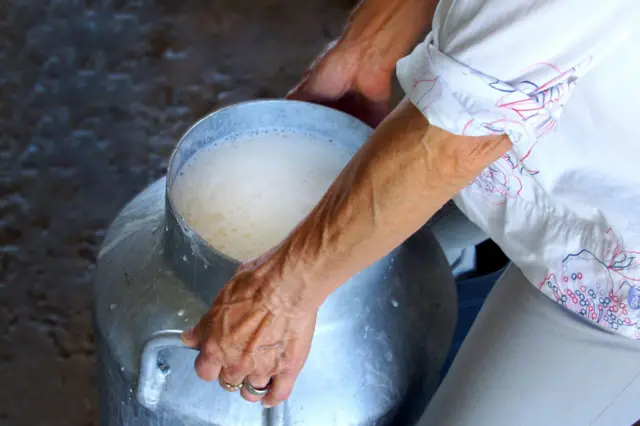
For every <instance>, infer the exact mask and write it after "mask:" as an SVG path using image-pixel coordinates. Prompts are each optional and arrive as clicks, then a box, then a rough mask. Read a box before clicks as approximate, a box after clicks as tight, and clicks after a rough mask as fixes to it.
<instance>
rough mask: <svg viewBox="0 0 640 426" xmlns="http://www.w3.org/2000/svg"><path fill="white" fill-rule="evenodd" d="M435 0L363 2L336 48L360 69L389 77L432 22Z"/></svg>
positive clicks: (368, 0)
mask: <svg viewBox="0 0 640 426" xmlns="http://www.w3.org/2000/svg"><path fill="white" fill-rule="evenodd" d="M437 2H438V0H364V1H362V2H360V4H359V5H358V6H357V7H356V8H355V9H354V11H353V12H352V14H351V16H350V17H349V19H348V20H347V24H346V26H345V29H344V32H343V35H342V37H341V38H340V40H339V41H338V44H337V46H338V47H339V48H340V49H342V50H343V51H345V52H349V54H350V55H357V56H359V59H360V61H361V65H362V67H363V68H367V69H368V71H371V70H372V69H373V70H374V71H375V70H378V71H380V72H384V73H388V74H391V73H393V70H394V69H395V65H396V62H397V61H398V60H399V59H401V58H402V57H403V56H405V55H406V54H407V52H408V51H409V50H410V49H411V48H412V47H413V46H414V44H415V43H416V41H417V40H418V38H419V37H420V35H421V34H423V33H424V32H426V30H427V29H428V28H429V26H430V24H431V21H432V20H433V14H434V12H435V7H436V5H437Z"/></svg>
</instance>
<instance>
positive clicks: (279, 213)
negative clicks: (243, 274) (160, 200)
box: [171, 131, 352, 261]
mask: <svg viewBox="0 0 640 426" xmlns="http://www.w3.org/2000/svg"><path fill="white" fill-rule="evenodd" d="M351 155H352V152H350V151H349V150H347V149H345V148H342V147H340V146H339V145H337V144H334V143H332V142H331V141H328V140H323V139H319V138H318V137H316V136H312V135H308V134H303V133H298V132H293V131H269V132H264V131H260V132H251V133H247V134H244V135H239V136H236V137H235V138H234V139H233V140H227V141H224V142H223V143H219V144H214V145H212V146H209V147H206V148H204V149H202V150H201V151H199V152H197V153H196V154H195V155H194V156H193V157H192V158H191V159H189V161H188V162H187V163H186V164H185V165H184V166H183V167H182V169H181V170H180V173H178V176H177V177H176V179H175V181H174V184H173V188H172V190H171V195H172V197H173V201H174V205H175V207H176V209H177V211H178V212H179V213H180V214H181V215H182V216H183V217H184V218H185V219H186V221H187V223H188V224H189V225H190V226H191V228H192V229H194V230H195V231H196V232H197V233H198V234H199V235H200V236H201V237H202V238H203V239H204V240H206V241H207V242H209V244H211V245H212V246H213V247H215V248H216V249H217V250H219V251H221V252H222V253H225V254H226V255H227V256H229V257H232V258H234V259H237V260H240V261H244V260H248V259H251V258H253V257H256V256H259V255H260V254H262V253H264V252H265V251H267V250H268V249H270V248H271V247H273V246H274V245H276V244H278V243H279V242H280V241H282V239H284V238H285V237H286V236H287V234H288V233H289V232H290V231H291V230H292V229H293V228H294V227H295V226H296V225H297V224H298V223H299V222H300V221H301V220H302V219H303V218H304V217H305V216H306V215H307V214H308V213H309V212H310V211H311V209H312V208H313V207H314V206H315V205H316V203H317V202H318V201H319V200H320V198H322V196H323V195H324V193H325V192H326V190H327V188H328V187H329V185H331V183H332V182H333V180H334V179H335V178H336V176H337V175H338V174H339V173H340V171H341V170H342V168H343V167H344V166H345V165H346V164H347V162H348V161H349V159H350V158H351Z"/></svg>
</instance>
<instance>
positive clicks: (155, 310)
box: [94, 101, 456, 426]
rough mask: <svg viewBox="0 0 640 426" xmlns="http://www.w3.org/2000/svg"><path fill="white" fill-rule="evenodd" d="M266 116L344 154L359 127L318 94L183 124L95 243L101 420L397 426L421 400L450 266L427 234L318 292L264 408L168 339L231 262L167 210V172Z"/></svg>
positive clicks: (214, 289)
mask: <svg viewBox="0 0 640 426" xmlns="http://www.w3.org/2000/svg"><path fill="white" fill-rule="evenodd" d="M274 128H278V129H284V130H286V129H294V130H296V131H304V132H309V133H310V134H314V135H317V136H320V137H321V139H323V140H325V141H326V143H333V144H342V146H343V147H348V148H349V149H351V150H352V152H355V151H356V150H357V149H358V148H359V147H360V146H361V145H362V144H363V143H364V141H365V140H366V138H367V137H368V135H369V134H370V132H371V129H369V128H368V127H367V126H365V125H364V124H362V123H361V122H359V121H357V120H356V119H354V118H352V117H350V116H348V115H345V114H342V113H340V112H338V111H334V110H331V109H328V108H325V107H321V106H318V105H312V104H308V103H302V102H292V101H255V102H247V103H243V104H238V105H235V106H232V107H228V108H226V109H223V110H219V111H217V112H215V113H213V114H211V115H209V116H207V117H205V118H204V119H203V120H201V121H200V122H198V123H197V124H196V125H195V126H193V127H192V128H191V129H190V130H189V131H188V132H187V133H186V135H185V136H184V137H183V139H182V140H181V141H180V143H179V144H178V146H177V148H176V150H175V152H174V155H173V156H172V159H171V161H170V166H169V169H168V174H167V177H166V178H163V179H161V180H159V181H157V182H155V183H153V184H152V185H151V186H149V187H148V188H147V189H145V190H144V191H143V192H142V193H140V194H139V195H138V196H137V197H135V198H134V199H133V200H132V201H131V202H130V203H129V204H128V205H127V206H126V207H125V208H124V209H123V210H122V211H121V212H120V214H119V215H118V217H117V218H116V219H115V221H114V222H113V224H112V226H111V228H110V230H109V232H108V235H107V237H106V239H105V241H104V243H103V247H102V249H101V251H100V256H99V259H98V268H97V275H96V282H95V305H94V324H95V336H96V343H97V348H98V350H97V354H98V368H99V372H98V376H99V386H100V404H101V407H100V416H101V417H100V421H101V425H102V426H121V425H126V426H146V425H155V426H165V425H166V426H178V425H184V426H214V425H215V426H294V425H305V426H331V425H335V426H351V425H353V426H356V425H357V426H364V425H394V426H399V425H410V424H412V423H413V422H414V421H415V420H416V418H417V417H418V416H419V415H420V414H421V412H422V411H423V410H424V408H425V406H426V404H427V402H428V400H429V399H430V397H431V395H432V394H433V392H434V390H435V388H436V386H437V383H438V381H439V373H440V368H441V366H442V362H443V360H444V358H445V356H446V353H447V350H448V348H449V344H450V341H451V336H452V333H453V328H454V326H455V317H456V297H455V284H454V281H453V277H452V276H451V272H450V268H449V265H448V263H447V261H446V258H445V256H444V254H443V252H442V250H441V249H440V247H439V246H438V244H437V242H436V241H435V239H434V238H433V236H432V235H431V234H430V233H429V232H419V233H416V235H414V236H413V237H411V238H410V239H409V240H407V241H406V242H405V243H404V244H403V245H401V246H400V247H398V248H397V249H396V250H394V251H393V252H392V253H390V254H389V255H388V256H386V257H385V258H383V259H381V260H380V261H378V262H377V263H375V264H374V265H372V266H371V267H369V268H367V269H366V270H364V271H362V272H361V273H359V274H357V275H356V276H354V277H353V278H351V279H350V280H349V281H348V282H347V283H346V284H345V285H344V286H342V287H341V288H339V289H338V290H337V291H336V292H334V293H333V294H332V295H331V296H330V297H329V298H328V299H327V301H326V302H325V303H324V304H323V306H322V307H321V309H320V312H319V316H318V322H317V326H316V331H315V335H314V340H313V344H312V348H311V353H310V356H309V359H308V361H307V363H306V364H305V367H304V369H303V370H302V372H301V374H300V377H299V379H298V381H297V383H296V385H295V388H294V391H293V393H292V395H291V397H290V399H289V400H288V401H287V402H286V403H285V404H283V405H281V406H278V407H275V408H273V409H269V410H265V409H263V408H262V407H261V406H260V405H259V404H251V403H248V402H246V401H244V400H243V399H241V397H240V395H239V394H238V393H229V392H226V391H224V390H222V389H221V388H220V386H219V385H218V384H217V383H206V382H204V381H201V380H200V379H199V378H198V377H197V376H196V374H195V372H194V370H193V362H194V359H195V356H196V353H195V351H193V350H190V349H187V348H184V347H182V346H181V344H180V341H179V338H178V337H177V336H178V332H179V330H182V329H184V328H185V327H188V326H191V325H193V324H195V323H196V322H197V320H198V318H199V317H200V315H202V314H203V313H204V312H205V311H206V310H207V308H208V307H209V305H210V303H211V301H212V300H213V298H214V296H215V295H216V294H217V293H218V291H219V290H220V289H221V288H222V286H223V285H224V284H225V283H226V282H227V281H228V280H229V278H230V277H231V276H232V275H233V272H234V270H235V268H236V267H237V265H238V264H237V262H235V261H234V260H232V259H230V258H228V257H226V256H224V255H223V254H221V253H219V252H218V251H216V250H215V249H214V248H213V247H211V246H210V245H209V244H208V243H207V242H205V241H204V240H203V239H202V238H200V236H199V235H197V234H196V233H195V232H194V231H193V230H192V229H191V228H190V227H189V225H188V224H187V223H186V221H185V220H184V218H182V217H181V215H180V214H178V213H177V212H176V209H175V208H174V205H173V203H172V199H171V188H172V183H173V181H174V179H175V177H176V175H177V173H178V172H179V170H180V167H181V166H182V165H184V163H185V162H186V161H187V160H188V159H189V158H191V156H193V155H194V154H195V153H196V152H198V150H200V149H203V148H204V147H208V146H210V145H212V144H219V143H225V141H226V140H228V136H230V135H234V134H237V133H242V132H247V131H263V130H268V129H274ZM274 202H277V200H274Z"/></svg>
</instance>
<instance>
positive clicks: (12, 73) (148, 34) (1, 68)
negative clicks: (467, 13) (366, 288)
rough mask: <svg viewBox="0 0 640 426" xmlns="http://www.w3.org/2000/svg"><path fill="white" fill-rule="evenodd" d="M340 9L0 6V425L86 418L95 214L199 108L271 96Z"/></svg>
mask: <svg viewBox="0 0 640 426" xmlns="http://www.w3.org/2000/svg"><path fill="white" fill-rule="evenodd" d="M353 4H354V1H353V0H304V1H300V0H206V1H205V0H200V1H197V0H180V1H177V0H38V1H29V0H3V1H2V2H0V425H2V426H4V425H11V426H44V425H46V426H88V425H95V424H96V413H97V411H96V410H97V409H96V405H97V404H96V389H95V374H94V367H95V363H94V349H93V339H92V332H91V327H90V305H91V278H92V272H93V268H94V262H95V258H96V253H97V249H98V246H99V244H100V241H101V239H102V237H103V235H104V233H105V229H106V227H107V226H108V224H109V222H110V221H111V219H112V218H113V217H114V216H115V215H116V213H117V211H118V210H119V209H120V207H122V205H123V204H124V203H125V202H126V201H127V200H129V199H130V198H131V197H132V196H133V195H134V194H136V193H137V192H139V191H140V190H141V189H142V188H143V187H145V186H146V185H147V184H149V183H150V182H152V181H153V180H155V179H157V178H159V177H160V176H161V175H162V174H163V173H164V171H165V167H166V164H167V158H168V156H169V154H170V152H171V150H172V147H173V146H174V144H175V142H176V140H177V138H178V137H179V136H180V135H181V133H182V132H183V131H184V130H185V129H186V128H187V127H188V126H189V125H190V124H192V123H193V122H194V121H195V120H197V119H198V118H199V117H201V116H202V115H204V114H206V113H207V112H209V111H211V110H213V109H215V108H217V107H219V106H221V105H224V104H226V103H231V102H236V101H239V100H244V99H251V98H265V97H278V96H282V95H283V94H285V93H286V91H287V89H288V88H289V87H290V86H291V85H292V84H294V83H295V82H296V80H297V78H298V77H299V75H300V74H301V73H302V71H303V70H304V68H305V66H306V65H307V64H308V63H309V61H310V60H311V59H312V58H313V56H314V55H315V54H316V53H317V52H318V51H319V50H320V49H321V48H322V46H323V45H324V44H325V43H326V42H328V41H329V40H331V39H333V38H335V37H336V36H337V35H338V34H339V32H340V29H341V27H342V23H343V21H344V19H345V17H346V15H347V12H348V10H349V9H350V8H351V7H352V6H353Z"/></svg>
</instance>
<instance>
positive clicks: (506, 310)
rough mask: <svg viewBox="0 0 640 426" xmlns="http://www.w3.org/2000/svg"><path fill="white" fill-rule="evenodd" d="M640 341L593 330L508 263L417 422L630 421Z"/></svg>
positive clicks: (615, 425)
mask: <svg viewBox="0 0 640 426" xmlns="http://www.w3.org/2000/svg"><path fill="white" fill-rule="evenodd" d="M638 419H640V341H633V340H629V339H626V338H624V337H621V336H617V335H614V334H611V333H609V332H607V331H604V330H601V329H599V328H597V327H596V326H595V325H592V324H590V323H588V322H587V321H585V320H583V319H582V318H580V317H578V316H576V315H574V314H573V313H571V312H569V311H567V310H565V309H564V308H562V307H561V306H559V305H558V304H556V303H554V302H553V301H551V300H550V299H548V298H547V297H546V296H544V295H542V294H541V293H540V292H538V291H537V290H536V289H535V287H534V286H533V285H531V284H530V283H528V282H527V280H526V279H525V278H524V276H523V275H522V273H521V272H520V270H519V269H518V268H516V267H515V266H513V265H511V266H509V267H508V268H507V270H506V272H505V273H504V275H503V276H502V277H501V278H500V280H499V281H498V282H497V283H496V285H495V287H494V289H493V290H492V292H491V294H490V295H489V297H488V298H487V300H486V302H485V304H484V306H483V308H482V310H481V312H480V314H479V315H478V318H477V319H476V321H475V323H474V325H473V327H472V328H471V331H470V333H469V335H468V337H467V338H466V340H465V341H464V343H463V345H462V347H461V348H460V351H459V353H458V355H457V357H456V359H455V361H454V363H453V365H452V366H451V369H450V371H449V373H448V375H447V377H446V378H445V380H444V382H443V383H442V385H441V387H440V389H439V390H438V392H437V393H436V395H435V396H434V398H433V400H432V401H431V403H430V405H429V407H428V409H427V411H426V412H425V414H424V415H423V417H422V418H421V420H420V421H419V422H418V425H417V426H588V425H598V426H630V425H632V424H633V423H634V422H635V421H636V420H638Z"/></svg>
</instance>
